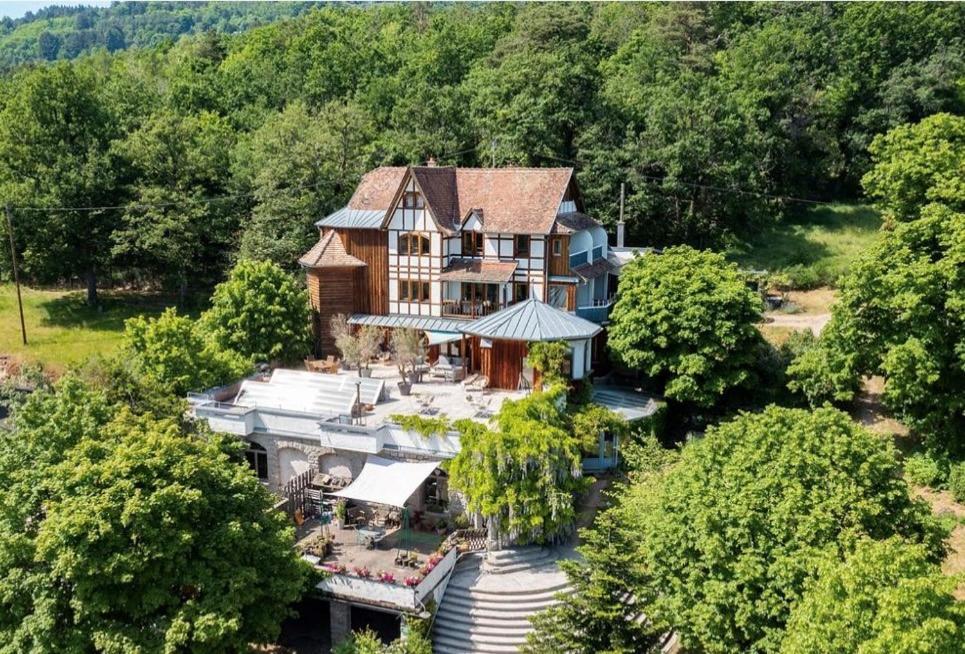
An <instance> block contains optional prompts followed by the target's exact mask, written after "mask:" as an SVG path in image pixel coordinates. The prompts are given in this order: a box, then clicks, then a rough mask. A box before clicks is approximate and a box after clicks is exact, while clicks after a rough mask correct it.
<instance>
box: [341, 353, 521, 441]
mask: <svg viewBox="0 0 965 654" xmlns="http://www.w3.org/2000/svg"><path fill="white" fill-rule="evenodd" d="M370 368H371V370H372V378H373V379H382V380H384V381H385V388H386V391H387V397H388V399H386V400H383V401H381V402H379V403H378V404H376V405H375V407H374V410H373V411H369V412H367V413H366V414H365V424H367V425H369V426H375V425H380V424H382V423H384V422H389V421H390V420H389V416H391V415H393V414H404V415H411V414H420V413H421V414H422V415H425V416H435V417H447V418H449V419H450V420H453V421H455V420H461V419H463V418H472V419H475V420H480V421H486V420H488V419H489V418H490V417H492V416H493V415H495V414H496V413H498V412H499V409H500V407H501V406H502V405H503V402H505V401H506V400H518V399H521V398H523V397H526V395H527V393H528V391H503V390H485V391H478V390H470V389H467V388H466V386H465V385H463V383H462V382H450V381H446V380H445V379H442V378H441V377H431V376H430V375H429V374H428V373H426V374H425V375H423V381H422V382H421V383H418V384H414V385H413V386H412V392H411V394H410V395H409V396H403V395H402V393H401V392H400V391H399V385H398V383H399V380H400V379H401V377H399V371H398V369H397V368H396V367H395V365H394V364H384V363H373V364H371V366H370ZM338 374H339V375H348V376H351V377H357V376H358V372H356V371H354V370H339V372H338ZM426 405H428V407H429V408H428V410H426V409H425V408H424V407H425V406H426Z"/></svg>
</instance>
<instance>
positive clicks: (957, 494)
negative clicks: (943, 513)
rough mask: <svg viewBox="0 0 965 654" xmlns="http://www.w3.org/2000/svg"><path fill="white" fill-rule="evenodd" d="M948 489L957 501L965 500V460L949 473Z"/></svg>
mask: <svg viewBox="0 0 965 654" xmlns="http://www.w3.org/2000/svg"><path fill="white" fill-rule="evenodd" d="M948 490H950V491H951V492H952V496H953V497H954V498H955V501H956V502H965V461H959V462H958V463H956V464H954V465H953V466H952V467H951V471H950V472H949V473H948Z"/></svg>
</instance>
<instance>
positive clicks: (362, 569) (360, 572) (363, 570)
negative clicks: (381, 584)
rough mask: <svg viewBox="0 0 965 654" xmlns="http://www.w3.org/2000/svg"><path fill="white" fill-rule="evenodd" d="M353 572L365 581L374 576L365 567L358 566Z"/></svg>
mask: <svg viewBox="0 0 965 654" xmlns="http://www.w3.org/2000/svg"><path fill="white" fill-rule="evenodd" d="M352 571H353V572H354V573H355V574H356V575H358V576H359V577H362V578H363V579H368V578H369V577H371V576H372V571H371V570H369V569H368V568H366V567H365V566H364V565H363V566H356V567H355V568H353V569H352Z"/></svg>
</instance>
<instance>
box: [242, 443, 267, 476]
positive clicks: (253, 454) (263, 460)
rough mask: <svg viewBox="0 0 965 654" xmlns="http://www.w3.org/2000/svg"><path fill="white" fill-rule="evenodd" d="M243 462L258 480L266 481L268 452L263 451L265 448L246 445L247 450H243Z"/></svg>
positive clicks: (252, 444)
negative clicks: (245, 462) (246, 462)
mask: <svg viewBox="0 0 965 654" xmlns="http://www.w3.org/2000/svg"><path fill="white" fill-rule="evenodd" d="M245 460H247V461H248V465H249V466H250V467H251V469H252V470H254V471H255V474H256V475H258V479H268V452H266V451H265V448H263V447H262V446H261V445H259V444H258V443H248V449H246V450H245Z"/></svg>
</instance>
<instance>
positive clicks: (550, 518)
mask: <svg viewBox="0 0 965 654" xmlns="http://www.w3.org/2000/svg"><path fill="white" fill-rule="evenodd" d="M564 402H565V389H564V388H562V387H554V388H552V389H549V390H546V391H542V392H537V393H533V394H532V395H529V396H528V397H526V398H524V399H521V400H516V401H514V400H507V401H505V402H504V403H503V405H502V407H501V408H500V410H499V414H498V415H497V416H496V418H495V421H494V422H495V424H494V425H493V427H492V428H488V427H486V426H485V425H483V424H481V423H478V422H475V421H472V420H462V421H459V422H457V423H456V428H457V429H458V430H459V432H460V434H461V437H462V438H461V449H460V451H459V454H457V455H456V457H455V458H454V459H453V460H452V463H451V464H450V467H449V475H450V483H451V485H452V487H453V488H454V489H456V490H458V491H459V492H460V493H462V494H463V495H464V496H465V498H466V510H467V512H469V513H478V514H480V515H481V516H483V518H484V519H486V520H487V521H489V522H490V523H491V524H492V525H493V526H494V527H495V530H496V532H497V533H498V534H499V537H500V538H501V539H503V540H504V541H505V542H513V541H514V542H518V543H544V542H551V541H554V540H558V539H560V538H562V537H564V536H566V535H568V534H569V533H571V531H572V527H573V522H574V520H575V518H576V512H575V510H574V506H573V502H574V496H575V495H576V494H577V493H579V492H580V491H582V490H583V488H584V486H585V480H584V479H582V477H581V468H580V443H579V442H578V441H577V439H576V438H575V437H574V436H573V435H572V434H570V433H569V432H568V431H567V423H566V416H565V414H564V407H563V404H564Z"/></svg>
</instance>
